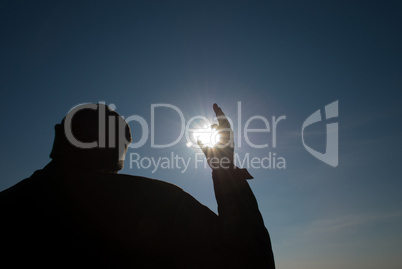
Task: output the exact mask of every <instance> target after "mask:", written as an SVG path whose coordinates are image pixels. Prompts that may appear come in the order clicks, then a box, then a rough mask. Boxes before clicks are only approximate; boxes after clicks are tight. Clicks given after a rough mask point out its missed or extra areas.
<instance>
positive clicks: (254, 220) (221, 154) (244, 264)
mask: <svg viewBox="0 0 402 269" xmlns="http://www.w3.org/2000/svg"><path fill="white" fill-rule="evenodd" d="M213 109H214V111H215V113H216V117H217V119H218V122H219V126H218V125H214V126H212V128H213V129H216V131H217V132H218V133H219V135H220V141H219V142H218V143H217V144H216V145H215V146H214V147H207V146H205V145H203V144H202V143H201V142H200V141H198V144H199V145H200V147H201V149H202V150H203V152H204V154H205V156H206V158H207V162H208V164H209V166H210V167H211V168H212V179H213V183H214V190H215V197H216V200H217V203H218V213H219V221H220V224H221V230H222V233H223V237H224V241H225V244H226V245H227V247H228V248H229V251H230V253H231V254H233V255H231V256H233V258H234V259H236V262H237V264H238V265H239V268H270V269H271V268H275V263H274V257H273V253H272V247H271V240H270V237H269V234H268V231H267V229H266V228H265V226H264V221H263V219H262V216H261V213H260V211H259V209H258V204H257V201H256V199H255V197H254V194H253V192H252V191H251V189H250V186H249V185H248V183H247V180H248V179H252V178H253V177H252V176H251V175H250V174H249V173H248V171H247V170H246V169H239V168H237V167H236V166H235V165H234V161H233V159H234V142H233V141H234V139H233V131H232V129H231V127H230V124H229V121H228V120H227V118H226V116H225V114H224V113H223V112H222V109H221V108H220V107H218V106H217V105H216V104H214V106H213Z"/></svg>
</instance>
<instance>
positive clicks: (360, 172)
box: [0, 1, 402, 269]
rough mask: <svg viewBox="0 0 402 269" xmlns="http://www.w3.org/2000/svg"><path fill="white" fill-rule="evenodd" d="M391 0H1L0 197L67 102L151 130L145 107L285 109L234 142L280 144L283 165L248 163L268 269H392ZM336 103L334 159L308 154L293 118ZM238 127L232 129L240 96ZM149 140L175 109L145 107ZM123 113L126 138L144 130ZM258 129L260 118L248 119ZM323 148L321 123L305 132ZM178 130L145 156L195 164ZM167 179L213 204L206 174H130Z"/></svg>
mask: <svg viewBox="0 0 402 269" xmlns="http://www.w3.org/2000/svg"><path fill="white" fill-rule="evenodd" d="M401 11H402V5H401V4H400V3H399V2H398V1H382V2H371V1H364V2H361V1H360V2H359V1H345V2H342V1H92V2H89V1H83V2H82V1H77V2H74V1H64V2H62V1H9V2H3V3H1V4H0V13H1V16H0V20H1V28H0V31H1V36H2V39H1V40H2V41H1V44H0V46H1V50H0V59H1V61H0V71H1V72H0V77H1V80H0V83H1V91H0V98H1V99H0V100H1V101H2V106H1V107H0V112H1V115H2V124H3V125H2V129H1V130H2V132H1V133H0V149H1V150H0V160H1V162H0V168H1V170H2V171H3V176H2V179H1V181H0V190H3V189H6V188H7V187H9V186H12V185H13V184H15V183H17V182H18V181H20V180H21V179H23V178H26V177H29V176H30V175H31V174H32V173H33V172H34V171H35V170H37V169H40V168H42V167H43V166H45V165H46V164H47V163H48V162H49V161H50V159H49V153H50V150H51V146H52V141H53V136H54V129H53V126H54V125H55V124H56V123H58V122H60V120H61V119H62V118H63V116H64V115H65V114H66V113H67V112H68V111H69V109H71V108H72V107H73V106H75V105H77V104H80V103H85V102H99V101H102V102H105V103H106V104H114V105H115V106H116V111H118V112H119V113H120V114H122V115H124V116H125V117H128V116H130V115H139V116H141V117H143V118H144V119H145V120H146V121H147V122H148V124H149V123H150V121H151V105H152V104H160V103H164V104H171V105H174V106H175V107H177V108H179V109H180V111H181V112H182V113H183V115H184V116H185V119H186V121H188V120H189V119H190V118H191V117H193V116H197V115H204V116H206V117H209V118H212V117H213V111H212V104H213V103H215V102H216V103H218V104H219V105H220V106H221V107H222V108H223V110H224V111H225V113H226V114H227V115H228V116H229V117H230V118H231V119H233V120H234V126H233V127H234V130H235V131H236V132H237V131H238V130H240V131H242V130H244V124H245V121H246V120H247V119H248V118H250V117H252V116H254V115H260V116H263V117H266V118H267V119H268V120H270V122H271V118H272V116H276V117H279V116H282V115H285V116H286V120H284V121H282V122H280V123H279V124H278V130H277V146H276V147H275V148H273V147H272V144H271V141H272V133H256V134H252V135H250V139H251V140H252V141H254V142H255V143H261V144H264V143H268V144H269V147H268V148H264V149H253V148H251V147H249V146H247V144H246V143H245V141H244V137H243V138H242V139H243V140H242V146H241V147H240V148H239V147H237V149H236V151H237V152H238V153H239V154H240V155H241V156H244V155H245V154H246V153H249V154H250V156H253V157H260V158H262V157H265V156H268V154H269V153H270V152H271V153H275V154H276V155H277V156H281V157H283V158H284V159H285V160H286V169H249V170H250V173H251V174H252V175H253V176H254V177H255V179H254V180H252V181H251V182H250V185H251V187H252V189H253V190H254V193H255V195H256V197H257V200H258V202H259V206H260V210H261V212H262V214H263V217H264V220H265V224H266V226H267V228H268V229H269V231H270V234H271V237H272V242H273V249H274V254H275V257H276V263H277V268H279V269H280V268H295V267H297V268H309V269H315V268H317V269H318V268H327V269H331V268H354V269H359V268H400V267H401V265H402V258H401V256H400V252H401V250H402V229H401V227H402V208H401V206H402V197H401V195H400V193H401V188H402V182H401V176H400V175H401V168H400V167H401V165H400V164H399V160H400V152H401V150H402V147H401V146H402V145H401V142H400V137H401V134H402V128H401V120H400V118H401V117H402V112H401V109H400V104H399V103H400V98H401V88H402V76H401V74H402V61H401V60H402V52H401V49H400V48H401V47H402V38H401V33H402V29H401V28H402V21H401V20H402V19H401V16H400V14H401ZM336 100H338V102H339V117H338V119H337V121H338V122H339V165H338V166H337V167H335V168H334V167H331V166H329V165H327V164H325V163H323V162H321V161H319V160H317V159H316V158H315V157H313V156H312V155H311V154H309V153H308V152H307V151H306V149H305V148H304V147H303V144H302V141H301V127H302V124H303V122H304V120H305V119H306V118H307V117H308V116H309V115H310V114H312V113H313V112H315V111H316V110H318V109H323V108H324V106H325V105H327V104H329V103H332V102H334V101H336ZM238 102H241V106H242V113H241V115H242V119H243V123H242V124H241V125H240V126H239V125H238V124H237V120H238V109H237V104H238ZM155 122H156V123H157V125H156V128H155V134H154V135H155V139H156V141H158V142H160V143H167V142H169V141H172V140H174V139H175V138H176V137H177V136H178V134H179V133H180V118H179V116H178V114H177V113H175V112H174V111H173V110H172V109H168V108H160V109H159V110H155ZM139 126H140V125H138V124H137V123H135V122H132V123H131V127H132V129H133V134H134V141H138V140H136V138H138V137H139V136H140V135H141V132H140V129H139ZM252 126H253V128H262V127H263V125H262V122H261V121H254V122H253V123H252V124H250V127H252ZM305 141H306V143H307V144H308V145H309V146H311V147H312V148H315V149H317V150H319V151H324V150H325V123H324V122H322V123H317V124H316V125H314V126H311V127H310V128H309V129H306V133H305ZM185 144H186V141H185V139H182V140H181V141H180V142H179V143H178V144H176V145H174V146H172V147H169V148H166V149H153V148H151V144H150V138H149V139H148V141H147V143H146V144H145V145H144V146H142V147H141V148H139V149H130V151H129V154H130V153H137V154H139V155H140V156H142V157H154V158H159V157H168V156H170V154H171V153H174V154H176V155H178V156H181V157H183V158H184V157H186V158H188V157H192V158H194V153H195V152H197V151H196V150H194V149H191V148H187V147H186V146H185ZM122 173H126V174H133V175H141V176H147V177H151V178H158V179H161V180H165V181H168V182H171V183H174V184H176V185H178V186H179V187H181V188H183V189H184V190H185V191H187V192H189V193H190V194H191V195H193V196H194V197H195V198H197V199H198V200H199V201H200V202H202V203H203V204H205V205H207V206H208V207H210V208H211V210H214V211H216V202H215V200H214V194H213V188H212V182H211V179H210V170H209V168H207V169H202V168H199V167H198V168H197V169H194V167H191V168H190V169H188V170H187V171H186V172H185V173H181V170H180V169H177V168H176V169H164V170H163V169H158V170H157V171H156V172H155V173H152V169H140V170H138V169H134V167H133V168H132V169H130V165H129V163H128V162H126V166H125V168H124V170H123V171H122Z"/></svg>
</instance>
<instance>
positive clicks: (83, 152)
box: [50, 104, 131, 172]
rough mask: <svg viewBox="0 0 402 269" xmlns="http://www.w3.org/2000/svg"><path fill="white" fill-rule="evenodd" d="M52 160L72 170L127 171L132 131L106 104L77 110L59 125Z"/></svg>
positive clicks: (90, 105) (72, 111) (75, 108)
mask: <svg viewBox="0 0 402 269" xmlns="http://www.w3.org/2000/svg"><path fill="white" fill-rule="evenodd" d="M55 132H56V135H55V139H54V143H53V149H52V152H51V153H50V158H52V159H53V160H55V161H57V162H58V163H60V164H62V165H65V166H67V167H69V168H71V169H79V170H86V171H103V172H117V171H119V170H121V169H122V168H123V165H124V158H125V154H126V152H127V147H128V145H129V144H130V143H131V132H130V127H129V126H128V124H127V122H126V121H125V120H124V119H123V117H121V116H120V115H119V114H118V113H116V112H115V111H113V110H111V109H110V108H109V107H108V106H106V105H104V104H83V105H79V106H76V107H74V108H73V109H72V110H70V112H69V113H68V114H67V116H66V117H65V118H64V119H63V120H62V122H61V123H60V124H56V126H55Z"/></svg>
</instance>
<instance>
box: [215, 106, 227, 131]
mask: <svg viewBox="0 0 402 269" xmlns="http://www.w3.org/2000/svg"><path fill="white" fill-rule="evenodd" d="M212 108H213V109H214V111H215V114H216V118H217V119H218V122H219V127H220V128H222V127H223V128H230V123H229V121H228V119H227V118H226V116H225V114H224V113H223V111H222V109H221V108H220V107H219V106H218V105H217V104H214V105H213V106H212Z"/></svg>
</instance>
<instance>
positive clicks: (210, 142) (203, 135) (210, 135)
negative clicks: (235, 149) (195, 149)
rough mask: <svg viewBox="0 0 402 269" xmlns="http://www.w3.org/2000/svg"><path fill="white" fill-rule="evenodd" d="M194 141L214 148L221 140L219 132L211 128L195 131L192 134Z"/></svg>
mask: <svg viewBox="0 0 402 269" xmlns="http://www.w3.org/2000/svg"><path fill="white" fill-rule="evenodd" d="M193 137H194V139H195V141H200V142H201V143H202V144H203V145H204V146H207V147H209V148H212V147H214V146H215V145H216V144H217V143H218V142H219V141H220V139H221V136H220V134H219V132H218V131H217V130H216V129H212V128H211V127H205V128H200V129H196V130H195V131H194V132H193Z"/></svg>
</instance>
